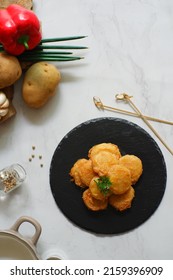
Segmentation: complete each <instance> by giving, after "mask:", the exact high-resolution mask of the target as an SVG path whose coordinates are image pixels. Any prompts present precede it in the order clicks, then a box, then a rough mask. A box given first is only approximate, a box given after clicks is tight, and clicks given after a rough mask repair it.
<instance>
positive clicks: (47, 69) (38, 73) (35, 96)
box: [22, 62, 61, 108]
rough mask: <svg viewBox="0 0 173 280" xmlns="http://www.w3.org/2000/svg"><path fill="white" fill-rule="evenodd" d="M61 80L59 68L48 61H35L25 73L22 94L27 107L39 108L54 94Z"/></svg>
mask: <svg viewBox="0 0 173 280" xmlns="http://www.w3.org/2000/svg"><path fill="white" fill-rule="evenodd" d="M60 80H61V74H60V72H59V70H58V69H57V68H56V67H55V66H54V65H53V64H50V63H47V62H37V63H35V64H33V65H32V66H31V67H30V68H29V69H28V70H27V72H26V73H25V76H24V80H23V86H22V95H23V99H24V101H25V102H26V104H27V105H28V106H29V107H32V108H40V107H42V106H43V105H45V104H46V103H47V101H48V100H49V99H50V97H52V96H54V95H55V90H56V87H57V86H58V84H59V82H60Z"/></svg>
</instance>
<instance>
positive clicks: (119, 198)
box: [109, 187, 135, 211]
mask: <svg viewBox="0 0 173 280" xmlns="http://www.w3.org/2000/svg"><path fill="white" fill-rule="evenodd" d="M134 196H135V191H134V189H133V187H130V189H129V190H128V191H127V192H125V193H123V194H120V195H116V194H112V195H111V196H110V197H109V204H110V205H111V206H113V207H114V208H116V209H117V210H118V211H124V210H126V209H128V208H130V207H131V203H132V200H133V198H134Z"/></svg>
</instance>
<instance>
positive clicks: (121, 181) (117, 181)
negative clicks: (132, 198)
mask: <svg viewBox="0 0 173 280" xmlns="http://www.w3.org/2000/svg"><path fill="white" fill-rule="evenodd" d="M108 177H109V180H110V182H111V186H110V190H111V191H112V192H113V193H114V194H123V193H125V192H126V191H128V190H129V189H130V187H131V174H130V171H129V169H127V168H126V167H125V166H122V165H115V166H113V167H112V168H110V170H109V172H108Z"/></svg>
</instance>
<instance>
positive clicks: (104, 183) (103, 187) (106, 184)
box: [95, 176, 112, 195]
mask: <svg viewBox="0 0 173 280" xmlns="http://www.w3.org/2000/svg"><path fill="white" fill-rule="evenodd" d="M95 182H96V184H97V186H98V188H99V190H100V191H101V192H102V193H103V194H104V195H107V194H108V193H109V189H110V186H111V185H112V183H111V181H110V180H109V178H108V177H106V176H102V177H100V178H99V179H97V180H95Z"/></svg>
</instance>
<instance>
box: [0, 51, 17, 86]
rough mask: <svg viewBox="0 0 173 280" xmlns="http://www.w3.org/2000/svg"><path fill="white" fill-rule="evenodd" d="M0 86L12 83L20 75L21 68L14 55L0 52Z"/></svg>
mask: <svg viewBox="0 0 173 280" xmlns="http://www.w3.org/2000/svg"><path fill="white" fill-rule="evenodd" d="M0 73H1V75H0V88H5V87H8V86H11V85H13V84H14V83H15V82H16V81H17V80H18V79H19V78H20V76H21V75H22V68H21V66H20V63H19V61H18V59H17V58H16V57H15V56H12V55H8V54H7V53H5V52H2V53H0Z"/></svg>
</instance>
